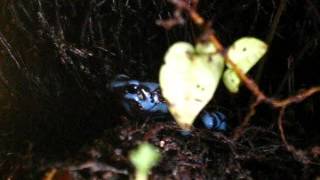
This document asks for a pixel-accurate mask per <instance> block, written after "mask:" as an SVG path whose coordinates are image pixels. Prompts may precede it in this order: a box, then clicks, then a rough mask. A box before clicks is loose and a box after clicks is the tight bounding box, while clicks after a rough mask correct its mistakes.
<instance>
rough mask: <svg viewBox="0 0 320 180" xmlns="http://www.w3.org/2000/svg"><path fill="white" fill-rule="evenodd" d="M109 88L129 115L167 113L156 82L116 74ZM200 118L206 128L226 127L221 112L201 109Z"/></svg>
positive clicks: (218, 128) (221, 128)
mask: <svg viewBox="0 0 320 180" xmlns="http://www.w3.org/2000/svg"><path fill="white" fill-rule="evenodd" d="M109 88H110V89H111V91H112V92H113V93H115V94H116V96H117V98H119V99H120V100H121V101H120V102H121V105H122V106H123V108H124V109H125V111H126V112H127V113H128V114H129V115H131V116H151V117H161V116H166V115H168V114H169V110H168V106H167V104H166V101H165V99H164V98H163V97H162V95H161V92H160V87H159V84H157V83H154V82H140V81H138V80H132V79H130V78H129V77H128V76H126V75H118V76H117V77H116V78H115V79H114V80H113V81H112V82H111V84H110V87H109ZM200 119H201V122H202V124H203V125H204V126H205V127H206V128H207V129H214V130H218V131H226V129H227V124H226V117H225V115H224V114H223V113H221V112H215V113H209V112H207V111H202V112H201V113H200Z"/></svg>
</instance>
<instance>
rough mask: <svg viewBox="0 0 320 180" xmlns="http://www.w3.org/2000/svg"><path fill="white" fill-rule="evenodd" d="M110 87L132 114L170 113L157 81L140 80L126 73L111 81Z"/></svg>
mask: <svg viewBox="0 0 320 180" xmlns="http://www.w3.org/2000/svg"><path fill="white" fill-rule="evenodd" d="M110 89H111V91H112V92H114V93H115V95H116V96H117V99H119V100H120V102H121V105H122V106H123V107H124V109H125V110H126V112H127V113H128V114H130V115H132V116H136V115H151V114H154V113H157V114H161V113H168V109H167V105H166V104H165V101H164V99H163V98H162V96H161V93H160V88H159V85H158V84H157V83H152V82H140V81H138V80H132V79H129V77H128V76H126V75H118V76H117V77H116V78H115V80H113V81H112V82H111V84H110Z"/></svg>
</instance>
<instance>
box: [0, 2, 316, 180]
mask: <svg viewBox="0 0 320 180" xmlns="http://www.w3.org/2000/svg"><path fill="white" fill-rule="evenodd" d="M283 1H284V0H283ZM280 2H282V1H281V0H280V1H273V0H271V1H259V0H245V1H244V0H224V1H218V0H210V1H209V0H200V2H199V6H198V12H199V14H201V15H202V16H203V17H204V18H205V19H206V20H207V21H208V22H211V23H212V29H213V30H214V32H215V33H216V35H217V37H218V38H219V39H220V40H221V42H222V43H223V45H225V46H227V45H230V44H231V43H232V42H233V41H235V40H236V39H238V38H240V37H242V36H255V37H257V38H261V39H263V40H266V41H268V42H269V44H271V45H270V48H269V52H268V54H267V56H266V57H265V60H264V61H263V62H264V63H259V64H262V65H257V66H256V67H255V68H254V69H253V70H252V71H250V74H249V76H250V77H252V78H253V79H256V80H257V83H258V84H259V87H261V89H262V90H263V91H264V92H265V93H266V94H267V95H269V96H272V97H275V98H286V97H288V96H290V95H294V94H296V93H298V92H299V91H300V90H302V89H306V88H310V87H313V86H317V85H320V71H319V67H320V61H319V57H320V56H319V51H320V46H319V42H320V2H319V1H317V0H305V1H301V0H290V1H288V2H285V3H286V7H285V8H284V10H283V11H282V16H281V17H280V21H279V24H278V25H277V26H272V24H273V23H274V20H275V18H276V17H277V15H276V14H277V11H278V7H279V3H280ZM174 11H175V7H174V5H172V4H171V3H169V2H168V1H166V0H148V1H141V0H134V1H133V0H132V1H129V0H128V1H125V0H116V1H111V0H88V1H82V0H1V1H0V177H1V178H0V179H47V180H48V179H57V180H70V179H132V178H133V177H134V168H133V167H132V165H131V164H130V162H129V160H128V152H129V151H130V150H132V149H134V148H135V147H136V146H137V145H138V144H139V143H141V142H143V141H148V142H150V143H152V144H154V145H155V146H157V147H158V148H159V149H160V151H161V154H162V160H161V162H160V164H159V165H158V166H156V167H155V168H154V169H153V170H152V173H151V174H150V178H151V179H185V180H188V179H317V180H319V179H320V158H319V157H320V145H319V144H320V133H319V127H320V126H319V118H320V111H319V106H320V95H319V94H315V95H313V96H311V97H309V98H308V99H306V100H305V101H303V102H301V103H298V104H294V105H291V106H289V107H288V108H287V110H286V112H285V117H284V124H283V126H284V132H285V136H286V138H287V140H288V143H289V144H290V145H292V146H294V147H295V148H294V150H293V151H290V149H289V150H288V148H287V147H286V146H285V145H284V143H283V141H282V140H281V137H280V132H279V130H278V124H277V119H278V116H279V112H278V110H277V109H275V108H272V107H270V106H269V105H264V104H262V105H259V106H258V107H257V109H256V114H255V116H253V117H252V119H251V121H250V126H248V127H247V128H246V129H245V132H244V134H243V135H242V136H241V138H240V139H239V140H237V141H234V140H232V138H231V135H232V133H233V131H234V129H235V128H236V127H238V126H239V125H240V124H241V122H242V120H243V118H244V116H245V115H246V113H247V112H248V111H249V106H250V104H251V103H252V102H253V97H252V94H251V93H250V92H249V91H248V90H247V89H246V87H244V86H243V87H242V88H241V91H240V93H238V94H234V95H233V94H230V93H229V92H228V91H227V90H226V89H225V88H224V87H223V85H222V84H221V86H219V89H218V91H217V92H216V94H215V98H214V100H212V102H211V103H210V104H209V105H208V107H207V108H208V109H212V110H219V111H222V112H223V113H225V114H226V115H227V117H228V124H229V130H228V132H226V133H220V132H214V131H209V130H206V129H204V128H195V129H194V131H193V132H192V135H191V136H188V137H186V136H182V135H181V134H180V132H179V130H180V129H179V127H178V126H177V125H176V124H175V122H174V121H173V120H172V118H171V117H167V118H164V119H161V120H155V119H152V118H151V119H150V118H137V117H130V116H128V115H126V113H125V112H124V111H123V109H122V108H121V106H119V105H118V103H117V99H116V98H114V95H113V94H112V93H111V92H109V90H108V88H107V85H108V83H110V81H111V79H113V78H114V77H115V76H116V75H117V74H127V75H128V76H130V77H132V78H134V79H138V80H141V81H146V80H147V81H155V82H157V77H158V72H159V67H160V65H161V64H162V63H163V56H164V54H165V51H166V49H167V48H168V47H169V46H170V45H171V44H173V43H174V42H176V41H181V40H182V41H187V42H191V43H194V42H196V41H197V40H198V37H200V35H201V29H199V28H198V27H197V26H196V25H195V24H194V23H192V21H191V20H190V18H189V17H188V16H187V14H183V18H184V19H185V24H183V25H177V26H175V27H173V28H172V29H170V30H166V29H164V28H163V27H161V26H158V25H157V24H156V21H157V20H165V19H168V18H172V16H173V13H174ZM274 30H275V31H274ZM273 31H274V33H273ZM259 66H260V67H259ZM317 124H318V125H317Z"/></svg>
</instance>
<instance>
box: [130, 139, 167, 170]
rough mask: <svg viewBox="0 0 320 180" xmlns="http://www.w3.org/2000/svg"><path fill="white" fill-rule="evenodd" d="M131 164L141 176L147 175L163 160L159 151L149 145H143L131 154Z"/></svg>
mask: <svg viewBox="0 0 320 180" xmlns="http://www.w3.org/2000/svg"><path fill="white" fill-rule="evenodd" d="M129 158H130V161H131V163H132V164H133V165H134V166H135V168H136V170H137V171H138V172H139V173H140V174H145V175H147V174H148V173H149V171H150V169H151V168H152V167H153V166H155V165H156V164H157V163H158V161H159V160H160V158H161V155H160V153H159V152H158V149H157V148H156V147H154V146H153V145H151V144H149V143H142V144H140V145H139V146H138V148H137V149H135V150H132V151H131V152H130V154H129Z"/></svg>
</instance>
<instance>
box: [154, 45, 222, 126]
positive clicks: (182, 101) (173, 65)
mask: <svg viewBox="0 0 320 180" xmlns="http://www.w3.org/2000/svg"><path fill="white" fill-rule="evenodd" d="M164 60H165V64H164V65H163V66H162V67H161V69H160V78H159V80H160V87H161V90H162V94H163V96H164V97H165V99H166V100H167V101H168V106H169V111H170V112H171V114H172V115H173V116H174V118H175V120H176V121H177V123H178V124H179V125H180V127H182V128H183V129H186V130H188V129H190V127H191V126H192V124H193V122H194V120H195V118H196V117H197V115H198V114H199V112H200V111H201V110H202V109H203V108H204V106H205V105H206V104H207V103H208V102H209V101H210V99H211V98H212V96H213V94H214V92H215V90H216V88H217V86H218V83H219V80H220V78H221V75H222V71H223V68H224V59H223V56H222V55H221V54H220V53H217V52H216V48H215V47H214V46H213V44H211V43H199V44H197V46H196V49H194V48H193V46H192V45H191V44H189V43H186V42H178V43H175V44H174V45H172V46H171V47H170V48H169V50H168V51H167V53H166V55H165V58H164Z"/></svg>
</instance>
